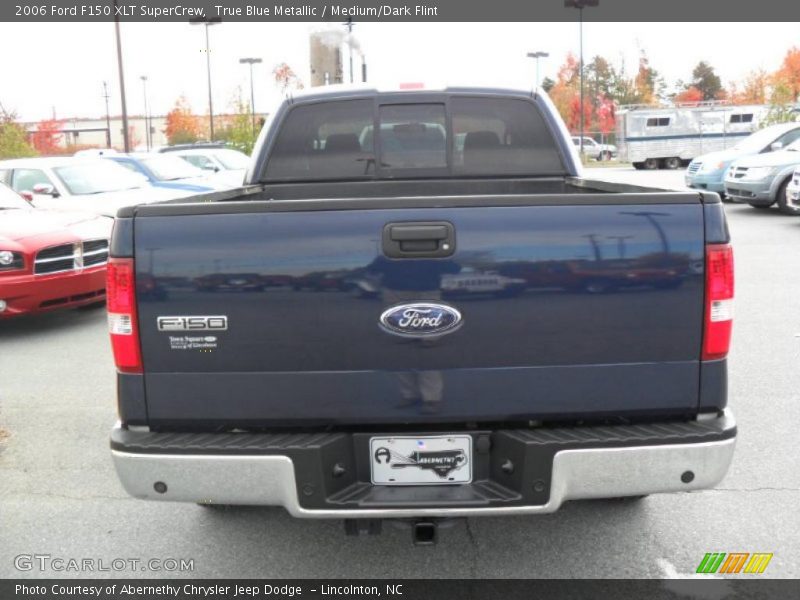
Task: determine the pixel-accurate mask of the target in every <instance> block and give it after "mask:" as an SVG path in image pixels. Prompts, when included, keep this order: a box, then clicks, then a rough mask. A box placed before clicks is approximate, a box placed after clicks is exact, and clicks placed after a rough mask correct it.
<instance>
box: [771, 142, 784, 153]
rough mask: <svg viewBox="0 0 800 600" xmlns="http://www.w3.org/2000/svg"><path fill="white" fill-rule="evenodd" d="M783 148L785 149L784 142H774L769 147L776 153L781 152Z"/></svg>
mask: <svg viewBox="0 0 800 600" xmlns="http://www.w3.org/2000/svg"><path fill="white" fill-rule="evenodd" d="M781 148H783V142H772V143H771V144H770V145H769V149H770V150H771V151H772V152H775V151H776V150H780V149H781Z"/></svg>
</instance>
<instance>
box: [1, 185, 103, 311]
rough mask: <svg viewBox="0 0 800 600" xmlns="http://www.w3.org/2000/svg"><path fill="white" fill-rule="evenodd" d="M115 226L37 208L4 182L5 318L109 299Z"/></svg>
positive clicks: (81, 215)
mask: <svg viewBox="0 0 800 600" xmlns="http://www.w3.org/2000/svg"><path fill="white" fill-rule="evenodd" d="M112 224H113V220H112V219H109V218H108V217H98V216H96V215H89V214H84V213H70V212H62V211H50V210H42V209H37V208H33V207H32V206H31V205H30V204H28V202H26V201H25V200H24V199H23V198H22V197H21V196H19V195H17V194H16V192H13V191H12V190H11V189H9V188H8V187H6V186H5V185H3V184H0V319H3V318H9V317H15V316H17V315H23V314H29V313H37V312H42V311H47V310H54V309H57V308H72V307H76V306H82V305H86V304H93V303H96V302H101V301H103V300H104V299H105V283H106V282H105V276H106V262H107V260H108V238H109V236H110V235H111V226H112Z"/></svg>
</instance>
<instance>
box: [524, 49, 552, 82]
mask: <svg viewBox="0 0 800 600" xmlns="http://www.w3.org/2000/svg"><path fill="white" fill-rule="evenodd" d="M548 56H550V53H549V52H542V51H541V50H537V51H536V52H528V58H535V59H536V87H537V88H538V87H539V81H540V79H539V59H540V58H547V57H548Z"/></svg>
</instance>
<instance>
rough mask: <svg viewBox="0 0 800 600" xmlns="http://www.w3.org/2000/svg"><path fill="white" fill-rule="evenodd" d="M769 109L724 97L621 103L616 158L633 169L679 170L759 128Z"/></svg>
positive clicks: (618, 115) (729, 145)
mask: <svg viewBox="0 0 800 600" xmlns="http://www.w3.org/2000/svg"><path fill="white" fill-rule="evenodd" d="M768 112H769V107H768V106H765V105H758V104H751V105H745V106H732V105H730V104H726V103H723V102H699V103H692V104H691V105H683V104H677V105H675V106H670V107H653V106H645V105H627V106H621V107H620V109H619V110H618V111H617V146H618V148H619V157H620V159H621V160H624V161H628V162H631V163H633V166H634V167H636V168H637V169H677V168H680V167H681V166H685V165H687V164H688V163H689V162H690V161H691V160H692V159H693V158H695V157H697V156H700V155H701V154H706V153H708V152H715V151H717V150H724V149H726V148H730V147H731V146H734V145H735V144H736V143H737V142H739V141H740V140H741V139H743V138H745V137H747V136H748V135H750V134H751V133H753V132H754V131H756V130H758V129H760V128H761V127H762V122H763V121H764V119H765V117H766V116H767V113H768Z"/></svg>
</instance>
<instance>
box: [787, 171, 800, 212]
mask: <svg viewBox="0 0 800 600" xmlns="http://www.w3.org/2000/svg"><path fill="white" fill-rule="evenodd" d="M786 208H787V209H790V210H791V211H792V212H793V213H794V214H800V167H797V168H795V170H794V174H793V175H792V179H791V181H789V185H788V186H786ZM784 212H788V210H787V211H784Z"/></svg>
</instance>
